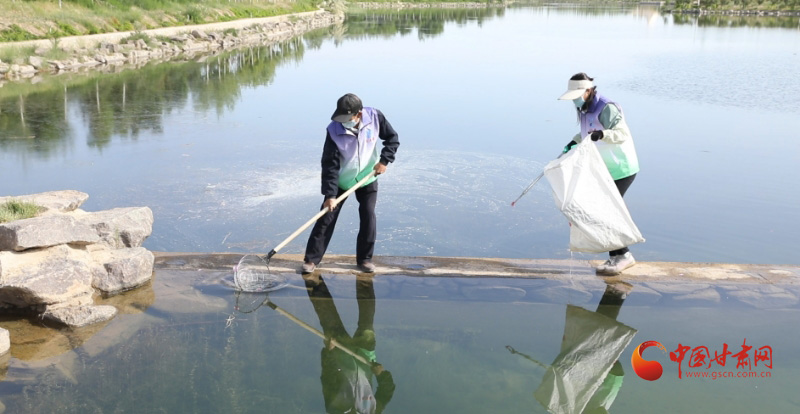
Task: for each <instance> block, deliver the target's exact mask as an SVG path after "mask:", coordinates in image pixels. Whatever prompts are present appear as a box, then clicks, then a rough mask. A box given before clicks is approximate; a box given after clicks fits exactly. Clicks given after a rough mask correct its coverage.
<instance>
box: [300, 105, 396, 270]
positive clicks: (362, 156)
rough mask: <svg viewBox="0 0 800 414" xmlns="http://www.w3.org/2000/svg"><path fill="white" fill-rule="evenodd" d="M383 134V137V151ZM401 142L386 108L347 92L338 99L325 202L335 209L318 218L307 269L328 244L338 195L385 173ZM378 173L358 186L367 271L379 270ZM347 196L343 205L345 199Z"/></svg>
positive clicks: (360, 259)
mask: <svg viewBox="0 0 800 414" xmlns="http://www.w3.org/2000/svg"><path fill="white" fill-rule="evenodd" d="M378 138H380V140H381V141H383V148H381V149H380V150H379V147H378V145H377V143H378ZM398 146H400V141H399V140H398V137H397V132H395V130H394V128H392V125H391V124H390V123H389V121H387V120H386V117H385V116H384V115H383V113H382V112H381V111H379V110H377V109H375V108H369V107H366V108H365V107H364V106H363V105H362V104H361V99H359V97H358V96H356V95H354V94H351V93H348V94H346V95H344V96H342V97H341V98H339V100H338V101H337V103H336V111H335V112H334V113H333V115H332V116H331V123H330V124H328V128H327V135H326V137H325V146H324V148H323V150H322V195H323V196H324V197H325V200H324V202H323V203H322V208H323V209H328V210H330V211H331V213H330V214H326V215H324V216H322V218H320V219H319V220H317V222H316V224H315V225H314V228H313V229H312V230H311V235H310V236H309V238H308V244H307V245H306V254H305V258H304V263H303V273H304V274H307V273H312V272H313V271H314V269H316V267H317V265H318V264H319V262H320V261H321V260H322V256H323V255H324V254H325V251H326V250H327V249H328V244H329V243H330V241H331V237H332V236H333V230H334V227H335V226H336V220H337V219H338V218H339V212H340V210H341V207H339V206H337V205H336V201H335V200H336V197H338V196H339V195H340V194H342V193H343V192H345V191H347V190H349V189H350V188H352V187H353V186H354V185H356V183H358V181H360V180H361V179H362V178H364V177H366V176H367V175H369V173H370V172H372V171H375V175H380V174H383V173H384V172H385V171H386V166H387V165H389V163H391V162H393V161H394V156H395V153H396V152H397V147H398ZM375 180H376V178H372V179H370V180H369V181H367V182H366V183H365V184H364V185H363V186H362V187H361V188H359V189H357V190H356V191H355V195H356V200H358V214H359V218H360V221H361V224H360V227H359V230H358V238H357V240H356V264H357V265H358V268H359V269H360V270H361V271H363V272H367V273H372V272H375V265H374V264H373V263H372V255H373V252H374V250H375V237H376V232H377V231H376V229H377V220H376V217H375V203H376V201H377V200H378V182H377V181H375ZM344 201H345V200H342V201H341V203H339V204H344Z"/></svg>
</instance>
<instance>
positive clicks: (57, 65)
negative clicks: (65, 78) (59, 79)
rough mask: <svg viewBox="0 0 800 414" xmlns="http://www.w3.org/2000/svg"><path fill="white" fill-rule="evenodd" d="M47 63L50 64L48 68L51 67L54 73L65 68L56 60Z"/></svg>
mask: <svg viewBox="0 0 800 414" xmlns="http://www.w3.org/2000/svg"><path fill="white" fill-rule="evenodd" d="M49 63H50V66H52V67H53V69H55V70H56V71H62V70H64V69H66V68H67V67H66V66H64V64H63V63H61V62H60V61H58V60H51V61H50V62H49Z"/></svg>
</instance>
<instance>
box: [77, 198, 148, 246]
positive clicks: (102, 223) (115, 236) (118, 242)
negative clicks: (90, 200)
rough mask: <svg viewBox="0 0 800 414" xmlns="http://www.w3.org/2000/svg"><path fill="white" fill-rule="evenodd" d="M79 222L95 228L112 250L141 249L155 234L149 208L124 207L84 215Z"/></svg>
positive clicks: (101, 239)
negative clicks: (151, 235)
mask: <svg viewBox="0 0 800 414" xmlns="http://www.w3.org/2000/svg"><path fill="white" fill-rule="evenodd" d="M79 220H80V221H81V222H82V223H84V224H86V225H88V226H90V227H91V228H93V229H94V230H95V231H96V232H97V235H98V236H99V237H100V243H103V244H105V245H107V246H109V247H111V248H112V249H120V248H123V247H139V246H141V245H142V243H143V242H144V240H145V239H146V238H147V237H148V236H150V233H152V232H153V211H152V210H150V208H149V207H124V208H115V209H111V210H104V211H97V212H94V213H84V214H83V215H82V216H80V218H79Z"/></svg>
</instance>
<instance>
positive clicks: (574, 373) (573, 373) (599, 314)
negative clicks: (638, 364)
mask: <svg viewBox="0 0 800 414" xmlns="http://www.w3.org/2000/svg"><path fill="white" fill-rule="evenodd" d="M630 288H631V286H630V285H628V284H626V283H614V284H608V285H606V290H605V292H604V293H603V297H602V298H601V299H600V303H599V304H598V306H597V310H596V311H594V312H590V311H588V310H586V309H583V308H580V307H577V306H573V305H567V316H566V323H565V325H564V336H563V338H562V342H561V352H560V353H559V354H558V356H557V357H556V359H555V360H554V361H553V363H552V364H550V365H545V364H543V363H541V362H539V361H537V360H536V359H534V358H532V357H530V356H528V355H526V354H523V353H521V352H518V351H517V350H515V349H514V348H513V347H511V346H507V347H506V348H507V349H508V350H509V351H511V353H512V354H516V355H520V356H522V357H523V358H525V359H528V360H529V361H531V362H533V363H535V364H536V365H538V366H540V367H542V368H545V374H544V377H543V378H542V382H541V384H540V385H539V387H538V388H537V389H536V391H535V392H534V396H535V397H536V400H537V401H538V402H539V403H540V404H542V406H543V407H545V408H546V409H547V411H548V412H550V413H553V414H581V413H584V414H598V413H607V412H608V410H609V409H610V408H611V405H612V404H613V403H614V400H615V399H616V397H617V394H618V393H619V390H620V388H621V387H622V380H623V377H624V375H625V372H624V371H623V369H622V364H620V362H619V357H620V355H621V354H622V352H623V351H624V350H625V347H626V346H628V344H629V343H630V342H631V340H632V339H633V336H634V335H635V334H636V330H635V329H633V328H631V327H629V326H626V325H624V324H622V323H619V322H617V316H618V315H619V311H620V308H621V307H622V303H623V302H624V301H625V298H626V297H627V294H628V292H629V291H630Z"/></svg>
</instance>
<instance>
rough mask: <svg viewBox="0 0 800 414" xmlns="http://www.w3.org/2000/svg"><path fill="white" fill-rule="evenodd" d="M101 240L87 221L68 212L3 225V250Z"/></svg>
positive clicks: (0, 233) (0, 236)
mask: <svg viewBox="0 0 800 414" xmlns="http://www.w3.org/2000/svg"><path fill="white" fill-rule="evenodd" d="M99 241H100V237H99V236H98V233H97V232H96V231H95V230H94V229H93V228H92V227H89V225H88V224H86V223H82V222H79V221H77V220H75V219H74V218H73V217H72V216H68V215H47V216H42V217H33V218H29V219H23V220H16V221H12V222H9V223H3V224H0V250H15V251H18V252H19V251H23V250H27V249H32V248H37V247H50V246H55V245H59V244H76V245H86V244H91V243H97V242H99Z"/></svg>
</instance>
